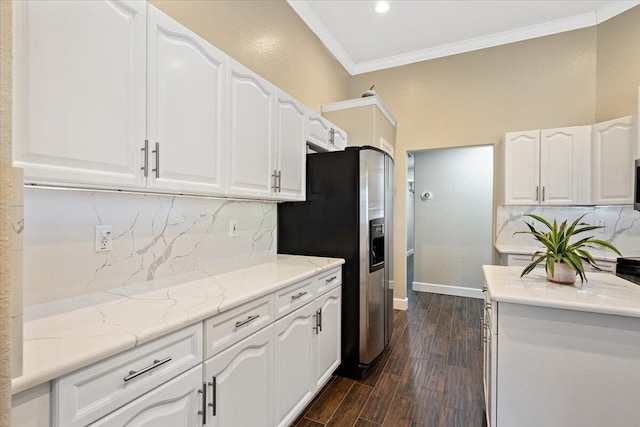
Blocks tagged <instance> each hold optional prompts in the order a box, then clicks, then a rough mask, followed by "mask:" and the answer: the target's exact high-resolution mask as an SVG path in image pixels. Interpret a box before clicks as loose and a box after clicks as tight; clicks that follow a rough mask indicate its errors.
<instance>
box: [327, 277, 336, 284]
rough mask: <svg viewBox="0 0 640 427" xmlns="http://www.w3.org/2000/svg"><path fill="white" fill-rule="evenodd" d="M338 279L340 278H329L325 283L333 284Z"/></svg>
mask: <svg viewBox="0 0 640 427" xmlns="http://www.w3.org/2000/svg"><path fill="white" fill-rule="evenodd" d="M337 278H338V276H333V277H330V278H328V279H327V280H325V281H324V282H325V283H331V282H333V281H334V280H336V279H337Z"/></svg>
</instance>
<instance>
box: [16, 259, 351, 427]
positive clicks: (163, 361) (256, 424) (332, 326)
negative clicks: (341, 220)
mask: <svg viewBox="0 0 640 427" xmlns="http://www.w3.org/2000/svg"><path fill="white" fill-rule="evenodd" d="M340 278H341V271H340V268H334V269H332V270H329V271H325V272H322V273H320V274H318V275H316V276H314V277H310V278H307V279H305V280H302V281H299V282H298V283H293V284H291V285H288V286H286V287H285V288H282V289H279V290H277V291H274V292H273V293H271V294H267V295H264V296H262V297H260V298H257V299H255V300H253V301H250V302H247V303H245V304H243V305H241V306H238V307H235V308H232V309H230V310H227V311H225V312H223V313H220V314H217V315H215V316H212V317H210V318H208V319H205V320H204V321H203V322H199V323H197V324H194V325H191V326H189V327H186V328H184V329H181V330H179V331H176V332H172V333H170V334H168V335H165V336H163V337H160V338H158V339H155V340H153V341H151V342H149V343H145V344H142V345H140V346H139V347H136V348H133V349H131V350H128V351H125V352H123V353H120V354H117V355H115V356H113V357H110V358H108V359H105V360H102V361H99V362H97V363H94V364H93V365H89V366H87V367H85V368H82V369H79V370H77V371H75V372H72V373H70V374H67V375H65V376H63V377H60V378H58V379H56V380H54V381H53V383H52V393H51V399H50V400H49V392H48V386H47V388H46V390H43V391H42V392H40V391H38V393H35V392H30V393H25V394H24V398H23V397H22V395H21V396H19V397H20V399H19V401H18V400H17V401H16V402H14V406H15V407H21V406H24V407H25V408H27V406H26V405H27V404H28V408H29V409H32V410H34V411H35V410H36V409H35V408H38V407H40V406H41V405H42V403H43V402H44V403H46V402H49V401H50V402H51V414H52V415H51V425H52V426H54V427H82V426H100V427H112V426H113V427H116V426H117V427H120V426H180V427H196V426H215V427H272V426H276V425H277V426H288V425H290V424H291V423H292V422H293V421H294V420H295V418H296V417H297V416H298V415H299V414H300V412H301V411H302V410H303V409H304V407H305V406H306V405H307V404H308V403H309V402H310V401H311V399H312V398H313V396H314V395H315V393H316V392H317V391H318V390H320V389H321V388H322V386H323V385H324V384H325V383H326V382H327V381H328V380H329V378H330V377H331V374H332V373H333V372H334V371H335V370H336V369H337V367H338V365H339V364H340V361H341V359H340V354H341V348H340V330H341V295H342V287H341V286H340V284H341V283H342V282H341V279H340ZM319 291H320V292H322V294H321V295H320V296H317V294H318V293H319ZM278 316H279V318H278ZM203 327H204V329H205V331H206V333H205V334H204V338H203ZM203 343H204V345H203ZM203 355H204V358H203ZM203 360H204V362H203ZM34 390H35V389H34ZM40 396H42V397H40ZM21 401H25V403H24V405H22V404H20V402H21ZM25 410H26V409H25ZM23 412H24V411H23ZM39 412H40V413H42V410H39ZM46 412H48V410H47V411H46ZM20 423H21V424H17V425H20V426H22V425H31V424H29V417H28V416H24V415H21V416H20Z"/></svg>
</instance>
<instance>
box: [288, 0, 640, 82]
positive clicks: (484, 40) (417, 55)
mask: <svg viewBox="0 0 640 427" xmlns="http://www.w3.org/2000/svg"><path fill="white" fill-rule="evenodd" d="M287 3H289V5H290V6H291V7H292V8H293V9H294V10H295V11H296V13H297V14H298V15H299V16H300V18H302V20H303V21H304V22H305V24H307V26H308V27H309V28H310V29H311V31H313V32H314V33H315V34H316V35H317V36H318V37H319V38H320V41H322V43H323V44H324V45H325V46H326V47H327V49H329V51H330V52H331V53H332V54H333V56H334V57H335V58H336V59H337V60H338V61H339V62H340V63H341V64H342V66H343V67H344V68H345V70H347V72H348V73H349V74H351V75H356V74H363V73H369V72H372V71H378V70H384V69H387V68H393V67H399V66H401V65H407V64H413V63H416V62H422V61H426V60H429V59H436V58H442V57H445V56H451V55H457V54H460V53H465V52H472V51H475V50H480V49H486V48H490V47H495V46H500V45H504V44H509V43H515V42H519V41H524V40H530V39H534V38H537V37H544V36H549V35H552V34H558V33H562V32H566V31H572V30H578V29H581V28H586V27H592V26H595V25H597V24H600V23H602V22H604V21H607V20H609V19H611V18H613V17H614V16H616V15H619V14H621V13H623V12H626V11H627V10H629V9H631V8H633V7H635V6H637V5H640V0H624V1H614V2H611V3H609V4H607V5H606V6H603V7H601V8H600V9H598V10H597V11H595V12H590V13H585V14H582V15H576V16H572V17H568V18H563V19H558V20H556V21H551V22H545V23H543V24H537V25H531V26H528V27H522V28H518V29H515V30H510V31H504V32H501V33H496V34H490V35H487V36H483V37H476V38H473V39H469V40H463V41H460V42H455V43H450V44H446V45H441V46H435V47H431V48H427V49H422V50H417V51H413V52H408V53H405V54H401V55H395V56H388V57H385V58H381V59H376V60H372V61H365V62H359V63H354V62H353V60H352V59H351V57H350V56H349V54H348V53H347V52H346V51H345V50H344V48H343V47H342V46H341V45H340V43H338V41H337V40H336V39H335V37H334V36H333V35H332V34H331V32H330V31H329V30H328V29H327V28H326V27H325V25H324V24H323V23H322V21H321V20H320V18H318V16H317V15H316V13H315V12H314V11H313V9H312V8H311V7H310V6H309V4H308V0H287Z"/></svg>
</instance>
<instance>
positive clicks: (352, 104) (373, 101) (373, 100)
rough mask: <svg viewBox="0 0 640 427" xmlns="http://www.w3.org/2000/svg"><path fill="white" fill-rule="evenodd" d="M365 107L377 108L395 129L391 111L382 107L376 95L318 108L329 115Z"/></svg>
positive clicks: (394, 119)
mask: <svg viewBox="0 0 640 427" xmlns="http://www.w3.org/2000/svg"><path fill="white" fill-rule="evenodd" d="M367 105H375V106H377V107H378V109H379V110H380V111H381V112H382V114H383V115H384V116H385V117H386V118H387V120H389V123H391V125H392V126H393V127H396V126H397V125H398V122H397V121H396V118H395V117H393V114H391V111H389V109H388V108H387V106H386V105H384V102H382V99H380V97H379V96H378V95H375V96H365V97H364V98H355V99H348V100H346V101H338V102H332V103H331V104H322V105H321V106H320V112H321V113H329V112H331V111H340V110H345V109H348V108H356V107H363V106H367Z"/></svg>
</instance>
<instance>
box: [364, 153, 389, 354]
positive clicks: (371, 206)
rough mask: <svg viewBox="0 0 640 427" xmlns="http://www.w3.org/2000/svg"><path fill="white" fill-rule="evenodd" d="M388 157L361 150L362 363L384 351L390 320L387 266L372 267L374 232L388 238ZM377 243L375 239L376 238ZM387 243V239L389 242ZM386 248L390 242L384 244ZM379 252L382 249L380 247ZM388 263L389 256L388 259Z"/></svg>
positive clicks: (374, 258)
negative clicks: (386, 171)
mask: <svg viewBox="0 0 640 427" xmlns="http://www.w3.org/2000/svg"><path fill="white" fill-rule="evenodd" d="M385 169H386V168H385V155H384V154H383V153H381V152H379V151H375V150H366V149H365V150H361V151H360V363H362V364H369V363H371V362H372V361H373V360H374V359H375V358H376V357H377V356H378V355H379V354H380V353H382V350H384V346H385V321H386V317H387V315H386V306H385V300H386V299H387V296H386V286H385V271H386V267H382V268H380V265H379V263H377V264H378V265H374V264H372V262H373V261H372V260H376V259H377V258H379V257H374V256H372V255H371V251H372V250H373V249H374V248H373V247H372V246H371V244H372V237H374V238H376V239H379V237H378V236H377V235H376V236H371V235H370V233H371V232H372V230H374V231H375V232H376V233H382V236H385V235H386V230H385V227H386V225H385V217H384V211H385V190H386V187H385ZM373 240H375V239H373ZM385 240H386V239H385ZM382 244H383V245H384V246H385V247H386V242H385V243H382ZM377 249H379V248H377ZM384 264H386V257H385V259H384Z"/></svg>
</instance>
